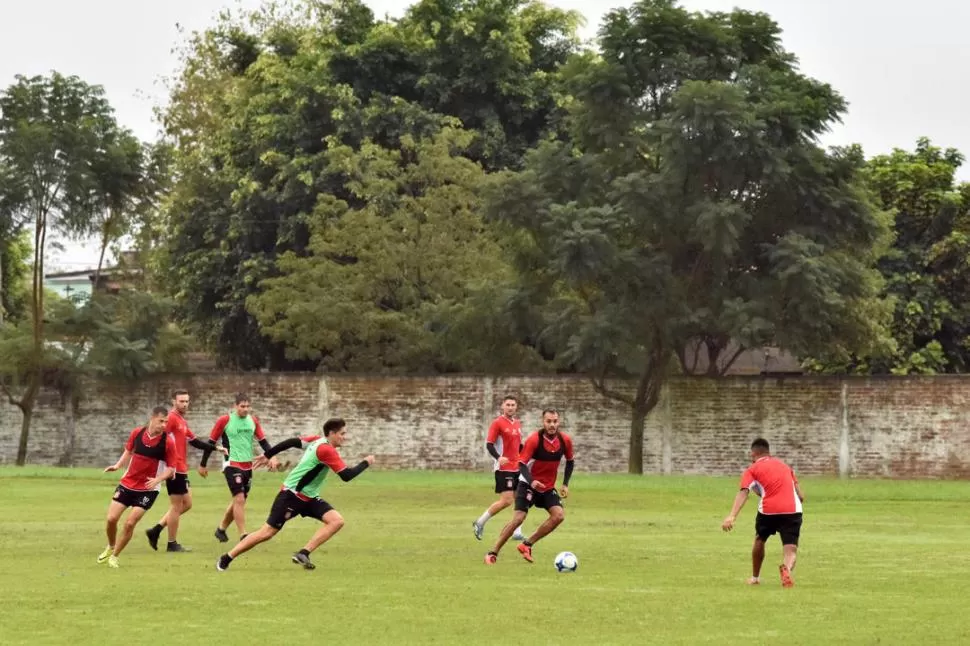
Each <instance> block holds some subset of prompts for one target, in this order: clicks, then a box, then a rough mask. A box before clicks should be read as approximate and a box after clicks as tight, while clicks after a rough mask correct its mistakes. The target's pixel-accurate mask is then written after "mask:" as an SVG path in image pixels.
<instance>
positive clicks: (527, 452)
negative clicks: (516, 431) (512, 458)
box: [519, 433, 539, 463]
mask: <svg viewBox="0 0 970 646" xmlns="http://www.w3.org/2000/svg"><path fill="white" fill-rule="evenodd" d="M538 447H539V434H538V433H533V434H532V435H530V436H529V439H527V440H526V441H525V445H524V446H523V447H522V451H521V452H519V462H522V463H527V462H528V461H529V460H531V459H532V454H533V453H535V451H536V449H537V448H538Z"/></svg>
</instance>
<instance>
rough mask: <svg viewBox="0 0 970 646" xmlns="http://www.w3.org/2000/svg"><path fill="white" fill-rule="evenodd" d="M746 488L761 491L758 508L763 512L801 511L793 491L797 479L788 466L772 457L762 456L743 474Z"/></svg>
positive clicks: (783, 512) (788, 512)
mask: <svg viewBox="0 0 970 646" xmlns="http://www.w3.org/2000/svg"><path fill="white" fill-rule="evenodd" d="M743 480H744V481H745V482H744V483H743V484H746V486H747V488H748V489H752V490H755V491H759V490H760V493H761V502H760V504H759V509H760V510H761V511H762V513H765V514H792V513H800V512H801V511H802V505H801V501H800V500H799V498H798V494H797V492H796V491H795V486H796V485H797V484H798V479H797V478H796V477H795V472H794V471H793V470H792V468H791V467H790V466H788V465H787V464H785V463H784V462H782V461H781V460H779V459H778V458H774V457H770V456H767V457H763V458H760V459H759V460H757V461H756V462H755V463H754V464H752V465H751V466H750V467H749V468H748V470H747V471H746V472H745V475H744V476H743Z"/></svg>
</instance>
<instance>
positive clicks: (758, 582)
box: [748, 577, 761, 585]
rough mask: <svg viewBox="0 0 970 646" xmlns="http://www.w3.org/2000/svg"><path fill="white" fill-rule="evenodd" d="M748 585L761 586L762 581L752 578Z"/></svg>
mask: <svg viewBox="0 0 970 646" xmlns="http://www.w3.org/2000/svg"><path fill="white" fill-rule="evenodd" d="M748 585H761V579H759V578H757V577H751V578H750V579H748Z"/></svg>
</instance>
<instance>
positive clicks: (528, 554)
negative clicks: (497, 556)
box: [515, 543, 532, 563]
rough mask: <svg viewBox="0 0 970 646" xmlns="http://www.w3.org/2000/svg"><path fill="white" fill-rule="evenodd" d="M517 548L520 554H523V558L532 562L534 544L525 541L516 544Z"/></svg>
mask: <svg viewBox="0 0 970 646" xmlns="http://www.w3.org/2000/svg"><path fill="white" fill-rule="evenodd" d="M515 549H517V550H519V554H521V555H522V558H524V559H525V560H526V561H528V562H529V563H532V546H531V545H526V544H525V543H519V544H518V545H516V546H515Z"/></svg>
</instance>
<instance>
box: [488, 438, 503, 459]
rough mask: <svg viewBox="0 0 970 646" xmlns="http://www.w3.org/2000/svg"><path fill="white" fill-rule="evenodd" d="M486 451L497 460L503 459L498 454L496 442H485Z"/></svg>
mask: <svg viewBox="0 0 970 646" xmlns="http://www.w3.org/2000/svg"><path fill="white" fill-rule="evenodd" d="M485 450H486V451H488V454H489V455H490V456H492V457H493V458H495V459H496V460H498V459H499V457H501V456H499V454H498V450H497V449H496V448H495V442H485Z"/></svg>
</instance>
